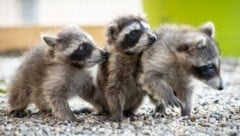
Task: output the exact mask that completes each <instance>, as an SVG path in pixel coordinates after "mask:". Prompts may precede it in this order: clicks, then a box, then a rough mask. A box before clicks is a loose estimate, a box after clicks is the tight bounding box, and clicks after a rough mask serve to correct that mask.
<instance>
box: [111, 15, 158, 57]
mask: <svg viewBox="0 0 240 136" xmlns="http://www.w3.org/2000/svg"><path fill="white" fill-rule="evenodd" d="M107 38H108V44H109V45H110V46H111V45H113V46H114V47H113V48H115V49H116V50H118V51H121V52H124V53H129V54H134V53H141V52H142V51H143V50H145V49H147V48H148V47H149V46H150V45H151V44H152V43H153V42H155V41H156V39H157V37H156V35H155V34H154V33H153V32H151V30H150V27H149V25H148V24H147V23H146V21H145V20H144V19H143V18H141V17H137V16H125V17H120V18H118V19H117V20H115V21H114V22H113V23H112V24H110V26H109V27H108V29H107Z"/></svg>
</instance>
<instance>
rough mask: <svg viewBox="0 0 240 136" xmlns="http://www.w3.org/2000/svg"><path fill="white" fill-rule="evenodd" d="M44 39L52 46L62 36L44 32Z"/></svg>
mask: <svg viewBox="0 0 240 136" xmlns="http://www.w3.org/2000/svg"><path fill="white" fill-rule="evenodd" d="M41 37H42V40H43V41H44V42H45V43H46V44H47V45H48V46H51V47H54V46H55V45H56V44H57V43H58V41H59V40H60V38H59V37H58V36H55V35H46V34H42V35H41Z"/></svg>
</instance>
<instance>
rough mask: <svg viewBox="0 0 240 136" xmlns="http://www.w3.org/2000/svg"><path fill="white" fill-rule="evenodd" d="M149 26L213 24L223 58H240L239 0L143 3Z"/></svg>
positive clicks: (152, 0) (156, 0)
mask: <svg viewBox="0 0 240 136" xmlns="http://www.w3.org/2000/svg"><path fill="white" fill-rule="evenodd" d="M143 3H144V9H145V11H146V13H147V15H148V20H149V22H150V24H151V26H152V27H153V28H154V27H157V26H158V25H159V24H161V23H165V22H174V23H185V24H192V25H194V26H198V25H201V24H202V23H204V22H206V21H212V22H214V24H215V27H216V39H217V41H218V42H219V45H220V48H221V53H222V55H224V56H240V27H239V25H240V14H239V9H240V1H238V0H228V1H219V0H143Z"/></svg>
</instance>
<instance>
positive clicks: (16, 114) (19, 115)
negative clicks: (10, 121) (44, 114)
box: [9, 110, 27, 118]
mask: <svg viewBox="0 0 240 136" xmlns="http://www.w3.org/2000/svg"><path fill="white" fill-rule="evenodd" d="M9 115H10V116H13V117H17V118H23V117H25V116H27V113H26V112H25V111H24V110H13V111H11V112H10V113H9Z"/></svg>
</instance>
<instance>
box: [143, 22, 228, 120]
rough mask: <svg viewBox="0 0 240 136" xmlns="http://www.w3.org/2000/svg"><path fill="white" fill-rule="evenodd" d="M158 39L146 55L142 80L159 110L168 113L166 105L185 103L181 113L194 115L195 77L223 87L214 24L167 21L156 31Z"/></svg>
mask: <svg viewBox="0 0 240 136" xmlns="http://www.w3.org/2000/svg"><path fill="white" fill-rule="evenodd" d="M156 34H157V37H158V40H157V41H156V42H155V43H154V44H153V45H152V46H151V47H150V48H149V49H147V50H146V51H145V52H144V53H143V56H142V66H143V68H142V69H143V74H142V76H141V78H140V79H141V81H140V82H141V83H142V84H143V85H144V90H145V91H146V92H147V93H148V95H149V96H150V98H151V100H152V101H153V103H155V104H156V106H157V107H156V110H157V111H160V112H163V113H164V114H165V106H166V105H171V106H181V115H182V116H186V115H187V116H190V115H191V108H192V93H193V92H192V91H193V90H192V86H191V85H190V82H191V79H192V77H194V78H197V79H199V80H201V81H202V82H204V83H206V84H207V85H209V86H211V87H213V88H215V89H218V90H222V89H223V86H222V78H221V75H220V57H219V49H218V46H217V43H216V42H215V40H214V25H213V23H211V22H208V23H205V24H204V25H202V26H201V27H199V28H194V27H190V26H178V25H170V24H169V25H163V26H160V28H159V29H157V31H156Z"/></svg>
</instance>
